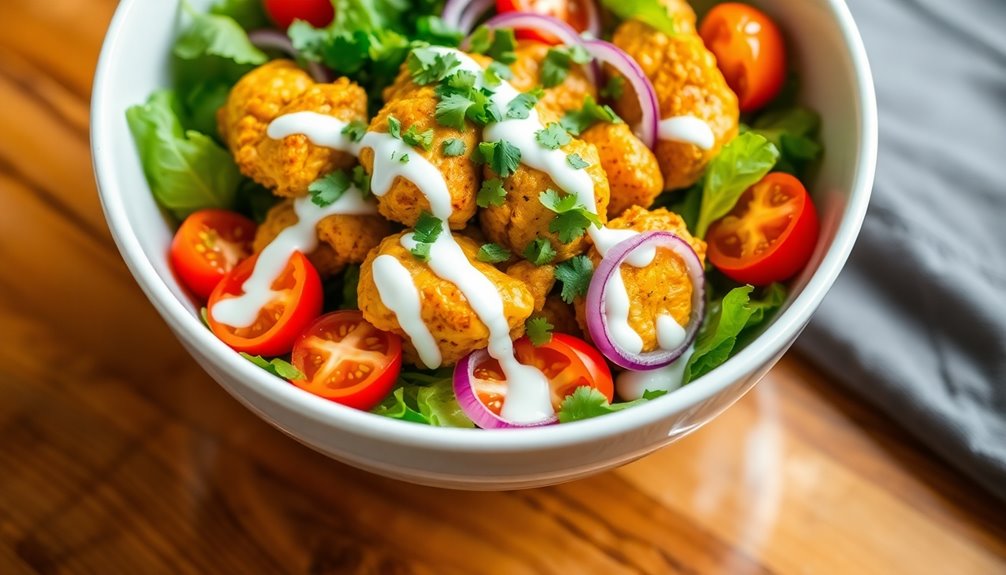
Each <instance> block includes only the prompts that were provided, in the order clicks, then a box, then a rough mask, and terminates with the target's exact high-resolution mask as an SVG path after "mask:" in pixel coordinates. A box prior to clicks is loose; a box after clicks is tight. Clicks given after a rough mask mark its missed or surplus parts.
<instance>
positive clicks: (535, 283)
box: [506, 260, 555, 311]
mask: <svg viewBox="0 0 1006 575" xmlns="http://www.w3.org/2000/svg"><path fill="white" fill-rule="evenodd" d="M506 275H508V276H510V277H512V278H517V279H519V280H521V281H522V282H524V283H525V284H526V285H527V287H528V289H529V290H530V291H531V295H532V296H533V297H534V310H535V311H541V308H542V307H543V306H544V305H545V298H546V297H548V294H549V292H550V291H552V286H554V285H555V266H552V265H548V264H545V265H543V266H536V265H534V264H533V263H531V262H529V261H524V260H522V261H519V262H517V263H515V264H513V265H511V266H509V267H508V268H507V269H506Z"/></svg>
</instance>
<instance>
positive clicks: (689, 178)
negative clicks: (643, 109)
mask: <svg viewBox="0 0 1006 575" xmlns="http://www.w3.org/2000/svg"><path fill="white" fill-rule="evenodd" d="M612 41H613V42H614V43H615V44H616V45H618V47H619V48H621V49H623V50H625V51H626V52H627V53H628V54H629V55H630V56H632V57H633V58H635V59H636V61H637V62H639V65H640V67H642V69H643V72H644V73H645V74H646V75H647V76H648V77H649V78H650V81H651V82H652V83H653V89H654V90H655V91H656V93H657V100H658V103H659V105H660V116H661V118H662V119H667V118H672V117H676V116H693V117H696V118H698V119H700V120H702V121H704V122H705V123H707V124H708V125H709V127H710V129H711V130H712V133H713V136H714V145H713V147H712V148H711V149H709V150H703V149H702V148H700V147H698V146H696V145H694V144H691V143H686V142H675V141H670V140H660V141H659V142H658V143H657V146H656V149H655V150H654V151H655V153H656V156H657V161H658V162H659V164H660V170H661V172H662V173H663V174H664V187H665V188H667V189H672V190H673V189H679V188H686V187H688V186H691V185H692V184H694V183H695V182H696V181H697V180H698V179H699V177H700V176H701V175H702V171H703V170H704V169H705V167H706V164H707V163H709V160H710V159H712V158H713V157H714V156H715V155H716V154H717V153H719V150H720V148H722V147H723V145H724V144H726V143H727V142H729V141H730V140H732V139H733V138H734V136H736V135H737V125H738V119H739V114H740V112H739V111H738V108H737V96H736V95H735V94H734V93H733V92H732V91H731V90H730V88H729V87H728V86H727V82H726V80H725V79H724V78H723V74H722V73H721V72H720V70H719V68H717V67H716V57H715V56H713V54H712V52H710V51H709V50H707V49H706V47H705V45H704V44H703V43H702V39H701V38H700V37H699V36H698V35H697V34H695V33H694V31H692V32H690V33H686V32H682V33H678V34H675V35H673V36H669V35H667V34H663V33H661V32H658V31H657V30H655V29H653V28H651V27H650V26H648V25H646V24H643V23H642V22H637V21H635V20H629V21H626V22H623V23H622V24H621V25H620V26H619V27H618V29H617V30H616V31H615V36H614V38H613V40H612ZM615 109H616V111H617V112H618V114H619V115H620V116H621V117H622V118H623V119H625V121H626V122H628V123H629V124H630V125H633V124H635V123H636V122H638V121H639V118H640V110H639V105H638V104H637V101H636V95H635V94H634V93H633V91H632V88H631V86H628V85H626V86H625V89H624V90H623V92H622V95H621V97H620V98H619V99H618V101H617V102H615Z"/></svg>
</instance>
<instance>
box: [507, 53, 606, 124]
mask: <svg viewBox="0 0 1006 575" xmlns="http://www.w3.org/2000/svg"><path fill="white" fill-rule="evenodd" d="M551 48H553V46H549V45H548V44H543V43H541V42H537V41H526V40H522V41H521V42H519V43H518V44H517V50H516V51H515V52H516V54H517V61H516V62H514V63H513V64H511V65H510V70H512V71H513V78H511V79H510V80H508V81H509V82H510V84H511V85H512V86H513V87H514V88H516V89H517V90H519V91H521V92H527V91H530V90H532V89H534V88H535V87H537V86H541V85H542V82H541V67H542V62H544V61H545V57H546V55H547V54H548V51H549V49H551ZM588 95H589V96H592V97H594V98H595V99H596V98H597V87H596V86H595V85H594V83H593V82H592V81H591V80H590V78H588V77H587V73H586V72H585V71H584V68H583V66H581V65H578V64H573V65H572V66H570V69H569V73H568V74H566V78H565V80H563V81H562V83H561V84H559V85H557V86H553V87H551V88H545V94H544V95H543V96H542V98H541V99H540V100H538V103H537V104H536V105H535V109H536V110H538V112H539V113H540V114H541V116H542V119H543V120H546V121H549V122H551V121H558V120H559V119H561V118H562V116H563V115H564V114H565V113H566V112H567V111H569V110H579V109H580V108H582V107H583V100H584V99H585V98H586V97H587V96H588Z"/></svg>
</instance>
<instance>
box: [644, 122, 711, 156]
mask: <svg viewBox="0 0 1006 575" xmlns="http://www.w3.org/2000/svg"><path fill="white" fill-rule="evenodd" d="M657 137H659V138H660V139H661V140H670V141H672V142H683V143H685V144H695V145H696V146H698V147H700V148H702V149H703V150H707V151H708V150H712V149H713V146H715V145H716V135H715V134H713V129H712V128H710V127H709V124H707V123H706V122H703V121H702V120H700V119H698V118H696V117H695V116H674V117H673V118H666V119H664V120H661V121H660V124H658V126H657Z"/></svg>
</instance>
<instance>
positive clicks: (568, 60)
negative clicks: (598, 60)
mask: <svg viewBox="0 0 1006 575" xmlns="http://www.w3.org/2000/svg"><path fill="white" fill-rule="evenodd" d="M591 60H592V58H591V56H590V53H589V52H587V50H586V48H584V47H583V46H573V47H569V46H561V47H557V48H549V50H548V53H547V54H545V59H544V60H542V62H541V84H542V86H544V87H546V88H552V87H554V86H558V85H559V84H562V82H563V81H564V80H565V79H566V75H567V74H569V69H570V67H572V65H573V64H574V63H575V64H586V63H588V62H590V61H591Z"/></svg>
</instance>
